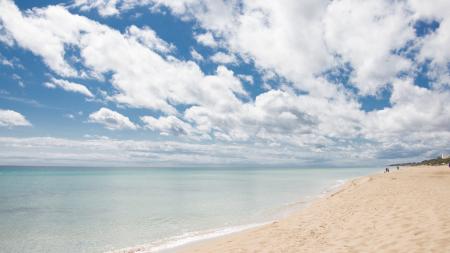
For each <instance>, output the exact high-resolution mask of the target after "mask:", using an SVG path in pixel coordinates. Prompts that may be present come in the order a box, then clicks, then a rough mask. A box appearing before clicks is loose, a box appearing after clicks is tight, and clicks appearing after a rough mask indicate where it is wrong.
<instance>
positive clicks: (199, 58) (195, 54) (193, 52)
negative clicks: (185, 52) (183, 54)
mask: <svg viewBox="0 0 450 253" xmlns="http://www.w3.org/2000/svg"><path fill="white" fill-rule="evenodd" d="M191 57H192V59H194V60H196V61H203V60H204V58H203V56H202V55H201V54H200V53H199V52H197V50H195V49H191Z"/></svg>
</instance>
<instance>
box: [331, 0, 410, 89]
mask: <svg viewBox="0 0 450 253" xmlns="http://www.w3.org/2000/svg"><path fill="white" fill-rule="evenodd" d="M356 6H357V7H356ZM324 23H325V39H326V42H327V45H328V46H329V47H330V49H332V50H333V51H334V52H336V53H337V54H339V55H340V56H342V60H343V61H344V62H350V63H351V66H352V67H353V68H354V72H353V74H352V79H351V81H352V82H353V83H354V84H355V86H356V87H358V89H359V91H360V92H361V94H363V95H367V94H371V95H373V94H376V93H377V92H378V91H379V89H380V88H382V87H384V86H385V85H386V84H387V83H389V82H391V81H393V80H394V79H395V78H396V75H397V74H398V73H400V72H401V71H406V70H409V69H410V68H411V65H412V63H411V61H410V60H408V59H406V58H404V57H402V56H399V55H395V54H393V51H394V50H395V49H400V48H402V47H404V46H405V45H406V43H407V42H408V41H409V40H412V39H413V38H414V36H415V34H414V29H413V27H411V25H410V23H411V16H410V13H409V10H408V7H407V5H406V4H405V2H402V1H398V2H392V1H387V0H383V1H380V0H370V1H363V2H361V1H357V0H341V1H333V2H331V4H330V5H329V6H328V8H327V13H326V16H325V18H324Z"/></svg>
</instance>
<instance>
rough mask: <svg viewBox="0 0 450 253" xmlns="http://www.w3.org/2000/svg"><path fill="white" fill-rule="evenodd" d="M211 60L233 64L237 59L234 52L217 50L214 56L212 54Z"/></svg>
mask: <svg viewBox="0 0 450 253" xmlns="http://www.w3.org/2000/svg"><path fill="white" fill-rule="evenodd" d="M210 59H211V61H213V62H215V63H220V64H231V63H236V62H237V59H236V57H235V56H234V55H232V54H226V53H224V52H217V53H215V54H214V55H213V56H211V58H210Z"/></svg>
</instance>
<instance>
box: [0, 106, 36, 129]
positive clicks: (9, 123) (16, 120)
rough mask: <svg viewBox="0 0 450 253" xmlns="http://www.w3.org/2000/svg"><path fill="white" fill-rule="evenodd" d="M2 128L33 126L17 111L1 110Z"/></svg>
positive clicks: (0, 122)
mask: <svg viewBox="0 0 450 253" xmlns="http://www.w3.org/2000/svg"><path fill="white" fill-rule="evenodd" d="M0 126H3V127H15V126H31V123H30V122H28V120H27V119H26V118H25V116H23V115H22V114H20V113H18V112H16V111H12V110H4V109H0Z"/></svg>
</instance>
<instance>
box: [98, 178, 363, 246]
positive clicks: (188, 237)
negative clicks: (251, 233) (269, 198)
mask: <svg viewBox="0 0 450 253" xmlns="http://www.w3.org/2000/svg"><path fill="white" fill-rule="evenodd" d="M371 173H372V172H371ZM368 175H369V174H368ZM368 175H364V176H359V177H351V178H348V179H344V180H337V181H336V182H335V184H333V185H331V186H329V187H327V188H325V189H324V190H323V191H322V192H320V193H318V194H317V195H315V196H308V197H306V198H305V199H304V200H298V201H295V202H293V203H289V204H286V205H285V206H283V207H280V209H281V210H280V211H279V212H278V213H277V215H276V216H275V217H274V218H273V219H271V220H268V221H264V222H260V223H253V224H243V225H239V226H232V227H223V228H216V229H210V230H206V231H196V232H189V233H185V234H182V235H178V236H174V237H170V238H167V239H163V240H158V241H155V242H152V243H148V244H141V245H137V246H133V247H127V248H122V249H116V250H111V251H107V252H105V253H150V252H159V253H162V252H164V253H167V252H173V251H176V250H178V249H180V248H182V247H186V246H188V245H192V244H195V243H201V242H204V241H207V240H211V239H215V238H219V237H222V236H227V235H230V234H235V233H239V232H242V231H245V230H249V229H253V228H257V227H262V226H264V225H267V224H270V223H273V222H276V221H279V220H280V219H283V218H286V217H287V216H289V215H291V214H292V213H294V212H296V211H299V210H301V209H303V208H306V207H307V206H308V205H310V204H311V203H313V202H314V201H316V200H319V199H321V198H325V197H326V196H329V195H330V194H333V193H334V192H337V191H339V190H340V188H341V187H342V186H343V185H345V183H347V182H349V181H351V180H354V179H357V178H362V177H366V176H368Z"/></svg>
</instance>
